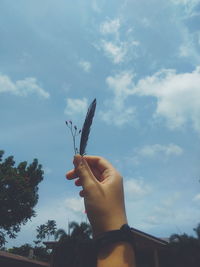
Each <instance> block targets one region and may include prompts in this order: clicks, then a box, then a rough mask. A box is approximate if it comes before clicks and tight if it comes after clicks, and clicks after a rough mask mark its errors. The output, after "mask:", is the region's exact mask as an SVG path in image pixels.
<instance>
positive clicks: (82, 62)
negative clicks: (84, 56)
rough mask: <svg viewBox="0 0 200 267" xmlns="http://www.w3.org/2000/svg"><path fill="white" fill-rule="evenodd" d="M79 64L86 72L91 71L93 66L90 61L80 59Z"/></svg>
mask: <svg viewBox="0 0 200 267" xmlns="http://www.w3.org/2000/svg"><path fill="white" fill-rule="evenodd" d="M79 66H80V67H81V68H82V70H83V71H85V72H90V70H91V67H92V65H91V63H90V62H89V61H86V60H80V61H79Z"/></svg>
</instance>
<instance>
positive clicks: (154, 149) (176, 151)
mask: <svg viewBox="0 0 200 267" xmlns="http://www.w3.org/2000/svg"><path fill="white" fill-rule="evenodd" d="M137 153H138V154H139V155H141V156H143V157H154V156H156V155H159V154H164V155H166V156H171V155H175V156H179V155H181V154H182V153H183V149H182V148H181V147H180V146H178V145H175V144H169V145H160V144H154V145H147V146H144V147H142V148H141V149H139V150H138V151H137Z"/></svg>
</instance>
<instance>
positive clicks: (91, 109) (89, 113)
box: [79, 98, 96, 156]
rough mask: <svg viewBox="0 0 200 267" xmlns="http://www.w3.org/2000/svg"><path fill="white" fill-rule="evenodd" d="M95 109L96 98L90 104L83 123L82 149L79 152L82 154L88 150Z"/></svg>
mask: <svg viewBox="0 0 200 267" xmlns="http://www.w3.org/2000/svg"><path fill="white" fill-rule="evenodd" d="M95 109H96V98H95V99H94V100H93V101H92V103H91V104H90V106H89V108H88V111H87V114H86V117H85V121H84V124H83V128H82V133H81V140H80V149H79V153H80V155H82V156H83V155H85V150H86V146H87V142H88V138H89V134H90V129H91V125H92V120H93V117H94V114H95Z"/></svg>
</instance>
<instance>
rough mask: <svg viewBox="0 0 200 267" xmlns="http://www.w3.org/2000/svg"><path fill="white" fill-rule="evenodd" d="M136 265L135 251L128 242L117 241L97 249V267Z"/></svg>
mask: <svg viewBox="0 0 200 267" xmlns="http://www.w3.org/2000/svg"><path fill="white" fill-rule="evenodd" d="M113 266H115V267H136V263H135V253H134V250H133V247H132V246H131V244H129V243H128V242H118V243H113V244H112V245H109V246H106V247H105V248H102V249H101V250H100V251H99V254H98V256H97V267H113Z"/></svg>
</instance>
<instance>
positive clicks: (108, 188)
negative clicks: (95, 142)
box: [66, 155, 127, 237]
mask: <svg viewBox="0 0 200 267" xmlns="http://www.w3.org/2000/svg"><path fill="white" fill-rule="evenodd" d="M74 166H75V169H73V170H71V171H69V172H68V173H67V175H66V176H67V178H68V179H74V178H77V177H79V178H78V179H77V180H76V181H75V184H76V185H77V186H82V187H83V190H81V191H80V196H81V197H84V203H85V209H86V212H87V215H88V219H89V221H90V223H91V226H92V229H93V235H94V237H95V236H97V235H99V234H101V233H103V232H106V231H110V230H115V229H119V228H120V227H121V226H122V225H123V224H125V223H127V218H126V212H125V204H124V191H123V181H122V176H121V175H120V174H119V173H118V172H117V170H116V169H115V168H114V167H113V166H112V165H111V164H110V163H109V162H108V161H107V160H105V159H104V158H102V157H98V156H83V157H82V156H80V155H76V156H75V157H74Z"/></svg>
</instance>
